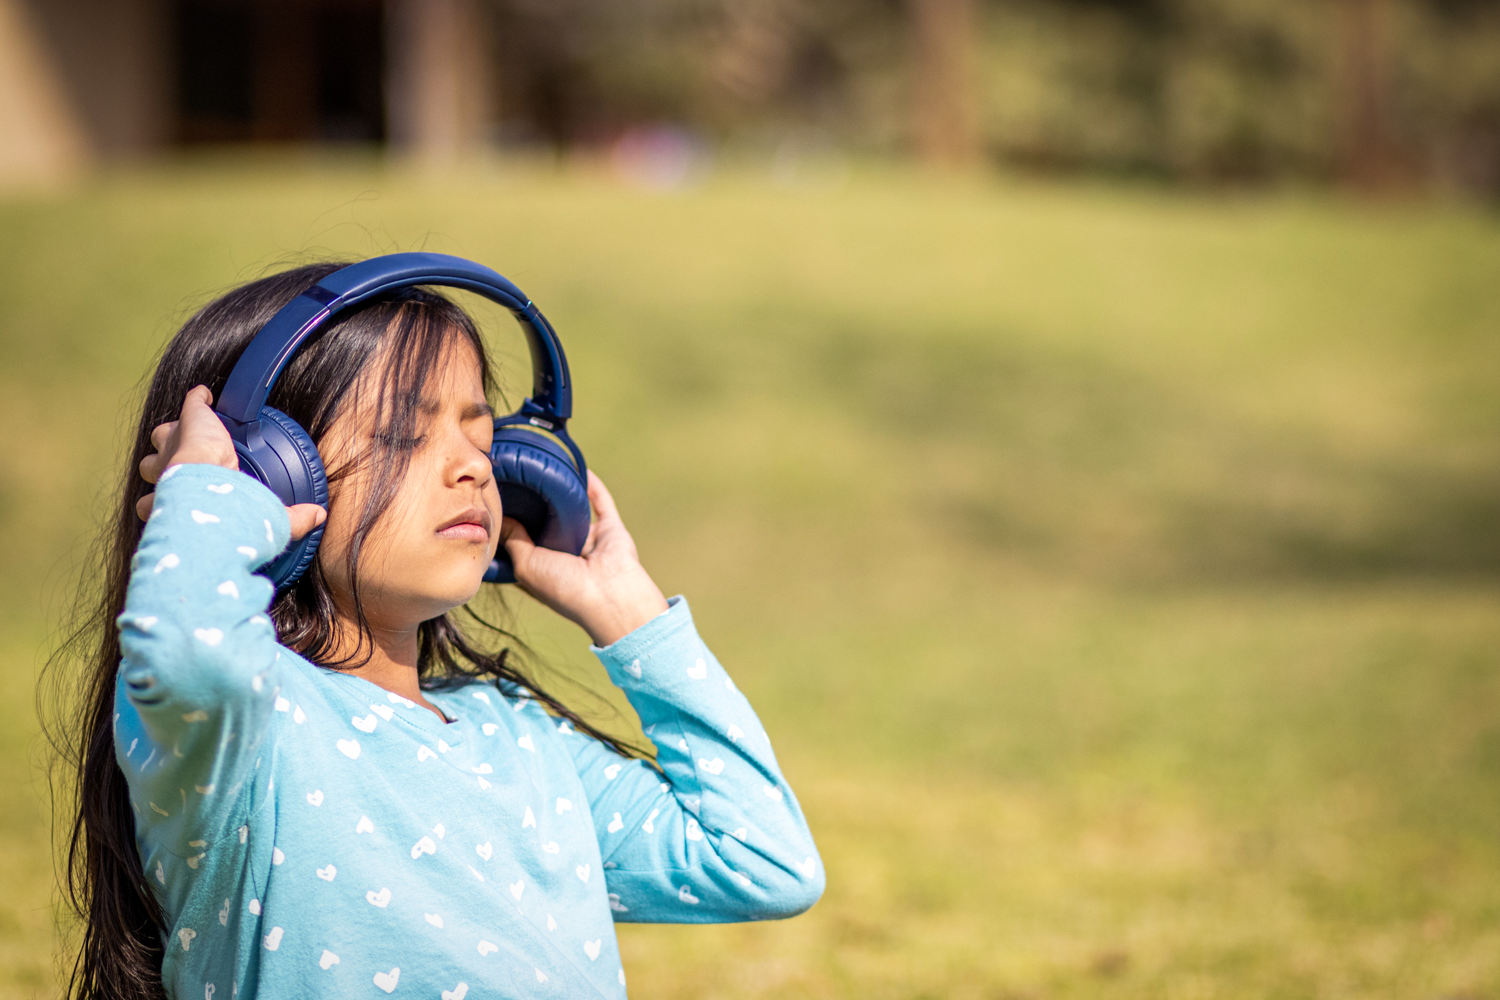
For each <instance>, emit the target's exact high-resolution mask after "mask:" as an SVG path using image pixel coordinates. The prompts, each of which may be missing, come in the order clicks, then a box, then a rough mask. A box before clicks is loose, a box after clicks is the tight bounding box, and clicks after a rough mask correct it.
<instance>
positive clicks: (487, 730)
mask: <svg viewBox="0 0 1500 1000" xmlns="http://www.w3.org/2000/svg"><path fill="white" fill-rule="evenodd" d="M479 728H480V730H481V731H483V733H484V735H486V736H494V735H495V730H497V729H499V728H500V727H499V726H497V725H495V724H494V723H493V722H486V723H485V724H484V725H482V726H480V727H479Z"/></svg>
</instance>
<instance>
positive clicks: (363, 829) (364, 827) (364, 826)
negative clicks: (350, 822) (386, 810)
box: [354, 816, 375, 833]
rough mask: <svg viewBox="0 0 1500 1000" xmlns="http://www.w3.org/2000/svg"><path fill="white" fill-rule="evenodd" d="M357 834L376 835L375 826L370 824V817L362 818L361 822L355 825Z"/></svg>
mask: <svg viewBox="0 0 1500 1000" xmlns="http://www.w3.org/2000/svg"><path fill="white" fill-rule="evenodd" d="M354 832H355V833H374V832H375V824H374V823H371V822H370V817H368V816H361V817H360V818H359V822H358V823H355V824H354Z"/></svg>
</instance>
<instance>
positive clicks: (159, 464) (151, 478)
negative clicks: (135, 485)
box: [141, 452, 167, 483]
mask: <svg viewBox="0 0 1500 1000" xmlns="http://www.w3.org/2000/svg"><path fill="white" fill-rule="evenodd" d="M166 468H167V456H166V455H163V454H161V453H160V452H156V453H153V454H150V455H147V456H146V457H145V458H143V459H141V478H142V479H144V480H145V481H146V482H148V483H155V482H157V481H158V480H160V479H161V474H162V473H163V472H165V471H166Z"/></svg>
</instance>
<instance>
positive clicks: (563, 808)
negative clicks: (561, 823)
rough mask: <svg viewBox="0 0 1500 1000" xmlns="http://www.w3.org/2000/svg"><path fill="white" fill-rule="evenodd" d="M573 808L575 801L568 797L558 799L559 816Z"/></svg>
mask: <svg viewBox="0 0 1500 1000" xmlns="http://www.w3.org/2000/svg"><path fill="white" fill-rule="evenodd" d="M572 808H573V803H571V802H569V801H568V800H567V799H558V800H557V814H558V815H559V816H561V815H562V814H563V813H565V812H567V811H568V810H569V809H572Z"/></svg>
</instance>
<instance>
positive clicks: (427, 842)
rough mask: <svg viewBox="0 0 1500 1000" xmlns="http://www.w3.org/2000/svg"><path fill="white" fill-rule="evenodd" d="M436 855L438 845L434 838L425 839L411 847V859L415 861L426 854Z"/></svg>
mask: <svg viewBox="0 0 1500 1000" xmlns="http://www.w3.org/2000/svg"><path fill="white" fill-rule="evenodd" d="M436 853H437V845H436V844H434V843H433V842H432V838H431V837H423V838H422V839H421V840H419V841H417V842H416V843H415V844H413V845H411V859H412V860H413V861H415V860H417V859H418V858H420V857H421V856H422V855H424V854H436Z"/></svg>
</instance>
